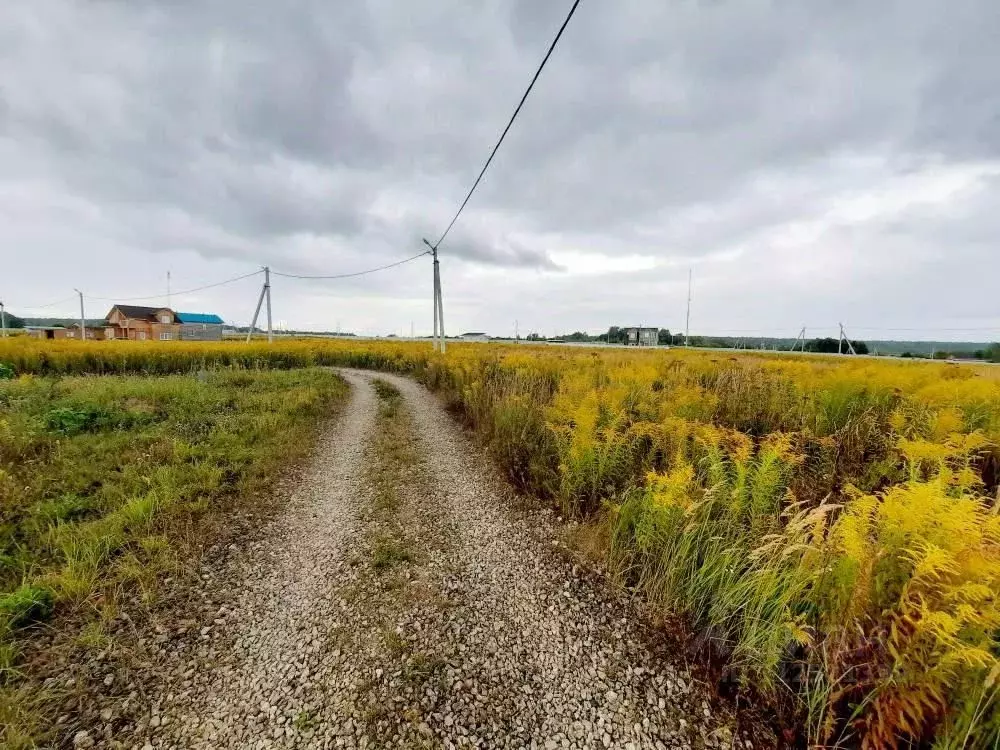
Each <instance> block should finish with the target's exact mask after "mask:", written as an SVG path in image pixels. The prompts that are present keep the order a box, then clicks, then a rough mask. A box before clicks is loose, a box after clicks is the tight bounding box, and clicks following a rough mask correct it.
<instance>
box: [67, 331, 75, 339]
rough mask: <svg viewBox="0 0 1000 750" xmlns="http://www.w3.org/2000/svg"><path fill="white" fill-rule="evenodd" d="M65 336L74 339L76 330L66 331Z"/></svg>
mask: <svg viewBox="0 0 1000 750" xmlns="http://www.w3.org/2000/svg"><path fill="white" fill-rule="evenodd" d="M66 338H68V339H75V338H76V331H66Z"/></svg>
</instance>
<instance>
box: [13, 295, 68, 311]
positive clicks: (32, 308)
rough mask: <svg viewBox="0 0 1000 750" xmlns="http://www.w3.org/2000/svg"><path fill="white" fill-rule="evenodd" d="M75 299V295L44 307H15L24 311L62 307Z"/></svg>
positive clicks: (46, 304)
mask: <svg viewBox="0 0 1000 750" xmlns="http://www.w3.org/2000/svg"><path fill="white" fill-rule="evenodd" d="M75 299H76V295H75V294H74V295H73V296H72V297H66V298H65V299H59V300H56V301H55V302H46V303H45V304H44V305H17V307H19V308H23V309H25V310H41V309H42V308H45V307H55V306H56V305H64V304H66V303H67V302H72V301H73V300H75Z"/></svg>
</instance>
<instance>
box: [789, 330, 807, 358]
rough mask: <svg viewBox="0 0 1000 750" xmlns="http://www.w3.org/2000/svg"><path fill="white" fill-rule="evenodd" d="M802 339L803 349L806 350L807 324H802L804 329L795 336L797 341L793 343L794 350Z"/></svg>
mask: <svg viewBox="0 0 1000 750" xmlns="http://www.w3.org/2000/svg"><path fill="white" fill-rule="evenodd" d="M800 341H801V342H802V351H803V352H805V350H806V327H805V326H802V330H801V331H799V335H798V336H796V337H795V343H794V344H792V351H793V352H794V351H795V347H797V346H798V345H799V342H800Z"/></svg>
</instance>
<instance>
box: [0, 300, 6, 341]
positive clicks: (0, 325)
mask: <svg viewBox="0 0 1000 750" xmlns="http://www.w3.org/2000/svg"><path fill="white" fill-rule="evenodd" d="M0 330H2V331H3V337H4V338H7V313H6V312H4V309H3V302H0Z"/></svg>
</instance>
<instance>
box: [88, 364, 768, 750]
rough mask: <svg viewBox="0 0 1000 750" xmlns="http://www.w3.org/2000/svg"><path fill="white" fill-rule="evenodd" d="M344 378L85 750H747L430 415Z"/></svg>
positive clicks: (407, 398) (477, 454) (359, 378)
mask: <svg viewBox="0 0 1000 750" xmlns="http://www.w3.org/2000/svg"><path fill="white" fill-rule="evenodd" d="M343 375H344V377H345V378H346V379H347V380H348V381H349V383H350V384H351V386H352V397H351V401H350V403H349V405H348V406H347V408H346V410H345V412H344V413H343V415H342V416H341V418H340V419H339V420H338V421H337V422H336V423H335V424H333V425H332V426H331V429H330V430H329V432H328V433H327V434H326V435H325V436H324V438H323V439H322V440H321V442H320V445H319V448H318V450H317V452H316V455H315V458H314V459H313V461H312V462H311V464H310V465H309V466H308V467H307V468H306V470H305V472H304V474H303V478H302V481H301V482H300V484H299V485H298V487H297V490H296V491H295V492H294V494H293V496H292V497H291V499H290V501H289V502H288V504H287V509H286V510H285V511H284V512H283V513H282V515H281V516H280V518H278V519H277V520H275V521H274V522H273V523H272V524H271V526H270V527H269V528H268V529H267V530H266V533H265V534H263V535H261V536H260V538H259V539H258V540H257V541H248V542H247V543H245V544H243V545H235V546H233V547H232V548H231V549H230V551H229V553H228V554H227V555H225V556H224V558H222V559H220V560H219V562H218V563H217V565H216V566H215V568H214V569H208V568H206V569H205V571H204V574H203V576H202V579H203V581H202V585H201V587H200V589H199V591H198V592H197V597H196V601H198V602H199V606H198V607H197V617H196V621H181V623H180V624H179V625H178V623H177V622H176V621H174V622H170V623H166V624H165V626H163V627H161V628H159V632H158V633H157V634H156V635H155V636H154V638H155V642H156V647H155V649H154V651H155V655H156V656H155V664H153V665H151V667H150V669H148V670H147V671H146V673H145V675H144V677H143V680H142V681H143V682H145V683H147V684H145V685H143V686H142V689H140V690H133V691H132V694H131V697H130V698H124V699H122V698H121V697H119V698H118V699H117V702H116V703H114V704H111V707H110V708H109V709H107V710H106V711H105V714H104V718H105V719H107V721H106V722H104V723H103V724H98V725H96V726H93V727H91V728H89V729H88V730H87V732H88V734H87V738H86V739H84V738H81V739H80V740H79V744H80V745H82V746H95V747H125V748H130V747H135V748H339V747H347V748H364V747H369V748H374V747H414V748H417V747H482V748H492V747H537V748H562V747H567V748H589V747H595V748H600V747H621V748H646V747H655V748H702V747H719V748H733V747H744V746H749V743H746V744H744V740H742V739H741V738H739V737H738V736H736V731H735V722H734V721H733V719H732V717H731V716H730V715H728V714H727V713H726V712H725V711H724V710H721V709H716V708H712V707H710V704H709V702H708V699H707V697H706V696H707V693H706V692H705V691H704V689H703V688H702V687H701V686H700V685H698V684H696V683H695V681H694V680H693V679H692V677H691V675H690V673H689V672H688V671H687V670H686V669H685V668H684V667H683V666H682V665H681V664H679V663H677V662H676V660H673V659H672V658H671V657H670V655H669V654H664V653H662V651H663V649H662V647H660V648H658V649H656V651H657V652H655V653H654V649H653V648H652V647H651V646H649V645H648V642H649V641H648V639H647V638H645V637H644V634H643V632H642V630H641V626H638V625H636V624H635V618H630V617H626V616H625V615H626V609H625V608H623V606H622V605H621V604H620V603H618V602H615V601H612V600H611V598H610V597H609V595H608V594H606V593H604V592H602V591H601V587H600V586H597V585H595V584H593V583H591V581H590V580H589V579H588V578H586V577H583V576H580V575H578V571H577V570H576V568H575V567H574V566H573V565H572V563H570V562H568V561H567V560H566V559H565V557H564V556H563V555H561V554H560V553H559V550H557V549H555V545H554V540H555V539H556V538H557V537H558V529H557V527H556V524H555V520H554V519H553V518H552V516H551V514H550V513H548V512H547V511H543V510H524V509H514V508H513V506H512V503H511V501H510V500H511V497H510V493H509V490H508V489H507V488H506V487H505V485H504V484H503V482H502V481H501V480H500V479H499V478H498V476H497V474H496V472H495V471H494V470H493V468H492V467H491V466H490V465H489V463H488V462H487V461H486V460H484V457H483V455H482V454H481V451H479V449H478V448H477V447H476V446H475V445H474V444H473V443H472V442H471V441H470V440H469V439H468V437H467V436H466V435H464V434H463V433H462V431H461V429H460V428H459V427H458V426H457V425H456V424H455V422H454V420H453V419H452V418H451V417H450V416H449V415H448V414H447V413H446V412H445V411H444V409H443V408H442V407H441V405H440V403H439V402H438V401H437V400H436V399H435V398H434V397H433V396H432V395H431V394H429V393H428V392H427V391H426V390H424V389H423V388H422V387H421V386H419V385H417V384H416V383H414V382H412V381H409V380H406V379H403V378H397V377H391V376H387V375H380V374H374V373H365V372H355V371H345V372H344V373H343ZM375 379H378V380H380V381H383V382H388V383H391V384H392V385H393V386H394V387H395V389H397V393H398V394H399V395H398V396H393V394H392V393H391V389H385V388H379V389H378V392H377V389H376V387H373V381H374V380H375ZM70 741H72V740H71V738H70ZM88 742H92V743H93V745H90V744H88Z"/></svg>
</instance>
